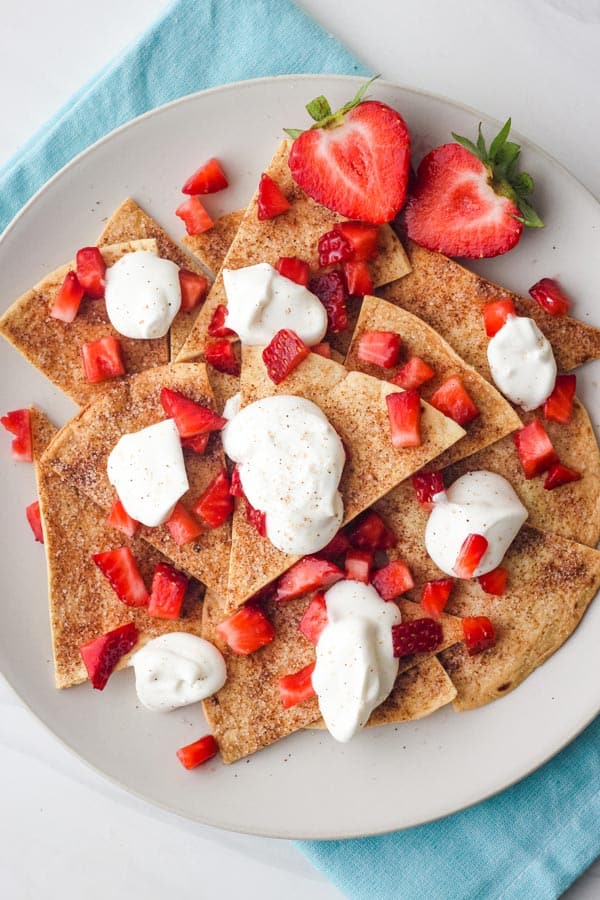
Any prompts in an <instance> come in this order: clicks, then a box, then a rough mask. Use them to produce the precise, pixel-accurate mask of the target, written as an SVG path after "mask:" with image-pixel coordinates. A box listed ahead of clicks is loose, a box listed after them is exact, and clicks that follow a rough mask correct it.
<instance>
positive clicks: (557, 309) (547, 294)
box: [529, 278, 569, 316]
mask: <svg viewBox="0 0 600 900" xmlns="http://www.w3.org/2000/svg"><path fill="white" fill-rule="evenodd" d="M529 293H530V295H531V296H532V297H533V299H534V300H535V301H536V302H537V303H539V305H540V306H541V307H542V309H543V310H545V312H547V313H549V315H551V316H566V314H567V313H568V311H569V299H568V297H567V296H566V295H565V293H564V291H563V290H562V288H561V286H560V285H559V283H558V282H557V281H555V280H554V278H541V279H540V281H537V282H536V283H535V284H534V285H533V287H530V288H529Z"/></svg>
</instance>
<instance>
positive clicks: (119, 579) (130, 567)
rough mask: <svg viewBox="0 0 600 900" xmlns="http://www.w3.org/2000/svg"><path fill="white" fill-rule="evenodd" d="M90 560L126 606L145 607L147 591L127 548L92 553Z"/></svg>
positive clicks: (133, 558) (131, 554)
mask: <svg viewBox="0 0 600 900" xmlns="http://www.w3.org/2000/svg"><path fill="white" fill-rule="evenodd" d="M92 559H93V560H94V562H95V563H96V565H97V566H98V568H99V569H100V571H101V572H102V574H103V575H104V577H105V578H106V579H107V581H108V583H109V584H110V586H111V588H112V589H113V591H114V592H115V594H116V595H117V597H118V598H119V600H120V601H121V603H124V604H125V605H126V606H147V604H148V599H149V597H148V591H147V590H146V585H145V584H144V579H143V578H142V576H141V575H140V570H139V569H138V567H137V563H136V561H135V557H134V555H133V553H132V552H131V550H130V548H129V547H118V548H117V549H116V550H106V551H105V552H104V553H94V555H93V556H92Z"/></svg>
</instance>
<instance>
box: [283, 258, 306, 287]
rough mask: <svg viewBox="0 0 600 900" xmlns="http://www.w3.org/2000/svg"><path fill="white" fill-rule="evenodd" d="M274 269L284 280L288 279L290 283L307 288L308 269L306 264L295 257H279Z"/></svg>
mask: <svg viewBox="0 0 600 900" xmlns="http://www.w3.org/2000/svg"><path fill="white" fill-rule="evenodd" d="M275 268H276V269H277V271H278V272H279V274H280V275H283V277H284V278H289V279H290V281H295V282H296V284H302V285H304V287H306V286H307V284H308V279H309V275H310V269H309V266H308V263H307V262H304V260H302V259H298V257H297V256H280V257H279V259H278V260H277V262H276V264H275Z"/></svg>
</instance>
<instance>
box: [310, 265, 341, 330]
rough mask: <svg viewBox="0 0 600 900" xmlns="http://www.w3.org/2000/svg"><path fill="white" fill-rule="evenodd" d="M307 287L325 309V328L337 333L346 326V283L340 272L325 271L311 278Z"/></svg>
mask: <svg viewBox="0 0 600 900" xmlns="http://www.w3.org/2000/svg"><path fill="white" fill-rule="evenodd" d="M308 289H309V290H310V291H311V293H313V294H315V296H317V297H318V298H319V300H320V301H321V303H322V304H323V306H324V307H325V309H326V311H327V330H328V331H330V332H331V333H332V334H339V333H340V331H345V330H346V328H347V327H348V310H347V309H346V299H347V296H348V295H347V293H346V285H345V283H344V277H343V275H342V274H341V272H325V273H324V274H323V275H318V276H317V277H316V278H312V279H311V280H310V281H309V283H308Z"/></svg>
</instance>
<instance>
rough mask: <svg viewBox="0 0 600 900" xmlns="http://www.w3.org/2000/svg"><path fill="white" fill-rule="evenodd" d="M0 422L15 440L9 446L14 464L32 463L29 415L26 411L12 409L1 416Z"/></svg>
mask: <svg viewBox="0 0 600 900" xmlns="http://www.w3.org/2000/svg"><path fill="white" fill-rule="evenodd" d="M0 422H1V423H2V425H3V426H4V428H6V430H7V431H9V432H10V433H11V434H14V435H15V438H14V440H13V442H12V444H11V452H12V458H13V459H14V460H15V462H33V441H32V437H31V415H30V413H29V410H28V409H13V410H11V411H10V412H7V413H6V415H4V416H2V418H1V419H0Z"/></svg>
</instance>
